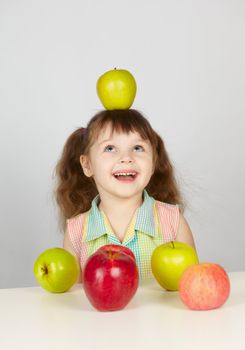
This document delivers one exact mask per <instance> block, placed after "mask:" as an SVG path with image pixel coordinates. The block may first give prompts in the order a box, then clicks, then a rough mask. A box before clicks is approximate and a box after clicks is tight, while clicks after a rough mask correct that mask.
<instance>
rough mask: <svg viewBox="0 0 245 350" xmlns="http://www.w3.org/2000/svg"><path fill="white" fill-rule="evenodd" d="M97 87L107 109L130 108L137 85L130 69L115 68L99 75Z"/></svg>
mask: <svg viewBox="0 0 245 350" xmlns="http://www.w3.org/2000/svg"><path fill="white" fill-rule="evenodd" d="M96 89H97V94H98V96H99V99H100V101H101V102H102V104H103V106H104V107H105V109H107V110H114V109H129V108H130V107H131V106H132V104H133V102H134V98H135V95H136V90H137V85H136V81H135V79H134V77H133V75H132V74H131V73H130V72H129V71H128V70H126V69H117V68H114V69H113V70H109V71H107V72H105V73H104V74H102V75H101V76H100V77H99V79H98V80H97V85H96Z"/></svg>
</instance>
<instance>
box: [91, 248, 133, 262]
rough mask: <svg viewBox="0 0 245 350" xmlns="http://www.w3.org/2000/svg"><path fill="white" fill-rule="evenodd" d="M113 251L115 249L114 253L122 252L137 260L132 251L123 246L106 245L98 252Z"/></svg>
mask: <svg viewBox="0 0 245 350" xmlns="http://www.w3.org/2000/svg"><path fill="white" fill-rule="evenodd" d="M111 249H113V251H115V252H122V253H125V254H128V255H129V256H131V257H132V258H133V259H134V260H135V255H134V253H133V252H132V250H131V249H129V248H127V247H124V246H122V245H118V244H106V245H103V246H102V247H100V248H99V249H98V250H105V251H108V250H111Z"/></svg>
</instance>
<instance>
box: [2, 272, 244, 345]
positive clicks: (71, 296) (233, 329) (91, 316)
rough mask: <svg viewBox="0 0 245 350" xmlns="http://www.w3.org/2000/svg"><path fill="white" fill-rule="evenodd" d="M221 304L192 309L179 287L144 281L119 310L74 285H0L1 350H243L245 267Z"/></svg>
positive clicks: (234, 275)
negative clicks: (96, 302)
mask: <svg viewBox="0 0 245 350" xmlns="http://www.w3.org/2000/svg"><path fill="white" fill-rule="evenodd" d="M229 276H230V280H231V294H230V297H229V299H228V300H227V302H226V303H225V304H224V305H223V306H222V307H221V308H219V309H215V310H211V311H191V310H189V309H187V307H186V306H185V305H184V304H183V303H182V302H181V300H180V298H179V295H178V292H166V291H164V290H163V289H161V287H160V286H159V285H158V284H157V283H156V282H155V281H151V282H148V283H144V284H143V285H141V286H140V287H139V289H138V291H137V293H136V295H135V296H134V298H133V299H132V300H131V302H130V303H129V304H128V306H127V307H126V308H125V309H123V310H120V311H114V312H99V311H96V310H95V309H94V308H93V307H92V306H91V304H90V303H89V301H88V299H87V298H86V296H85V293H84V291H83V289H82V285H76V286H75V287H73V288H72V290H70V291H69V292H67V293H64V294H51V293H48V292H46V291H45V290H43V289H41V288H39V287H33V288H16V289H1V290H0V333H1V334H0V349H3V350H8V349H11V350H14V349H18V350H19V349H25V350H29V349H32V350H39V349H42V350H49V349H52V350H61V349H66V350H76V349H79V350H91V349H99V350H104V349H107V350H109V349H113V350H120V349H123V350H126V349H129V350H131V349H157V350H158V349H159V350H160V349H161V350H165V349H166V350H167V349H168V350H175V349H181V350H185V349H188V350H192V349H195V350H202V349H203V350H212V349H214V350H219V349H220V350H226V349H229V350H230V349H235V350H240V349H241V350H244V349H245V271H244V272H232V273H230V274H229Z"/></svg>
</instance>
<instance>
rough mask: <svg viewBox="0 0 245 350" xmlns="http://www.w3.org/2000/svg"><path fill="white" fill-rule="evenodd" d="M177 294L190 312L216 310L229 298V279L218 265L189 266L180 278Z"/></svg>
mask: <svg viewBox="0 0 245 350" xmlns="http://www.w3.org/2000/svg"><path fill="white" fill-rule="evenodd" d="M179 294H180V298H181V300H182V301H183V303H184V304H185V305H186V306H188V307H189V308H190V309H192V310H210V309H215V308H218V307H220V306H222V305H223V304H224V303H225V301H226V300H227V298H228V297H229V294H230V281H229V277H228V275H227V273H226V271H225V270H224V269H223V267H221V266H220V265H218V264H213V263H201V264H194V265H191V266H189V267H188V268H187V269H186V270H185V271H184V272H183V274H182V276H181V279H180V282H179Z"/></svg>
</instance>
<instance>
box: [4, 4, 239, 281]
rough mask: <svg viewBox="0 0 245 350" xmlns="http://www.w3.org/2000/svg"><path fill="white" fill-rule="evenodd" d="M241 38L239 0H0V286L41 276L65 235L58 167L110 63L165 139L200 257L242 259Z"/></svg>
mask: <svg viewBox="0 0 245 350" xmlns="http://www.w3.org/2000/svg"><path fill="white" fill-rule="evenodd" d="M244 39H245V2H244V1H243V0H240V1H238V0H230V1H227V0H207V1H197V0H189V1H184V0H171V1H164V0H161V1H160V0H159V1H156V0H155V1H153V0H151V1H146V0H145V1H143V0H137V1H132V0H124V1H119V2H117V1H113V0H110V1H109V0H107V1H95V0H86V1H81V0H79V1H78V0H77V1H75V0H69V1H68V0H67V1H61V0H59V1H58V0H48V1H46V0H44V1H32V0H25V1H17V0H16V1H7V0H5V1H3V0H1V1H0V69H1V71H0V99H1V101H0V123H1V125H0V144H1V147H0V157H1V181H0V186H1V189H0V190H1V192H0V193H1V195H0V205H1V208H0V215H1V218H0V225H1V229H0V235H1V236H0V238H1V253H0V275H1V278H0V287H1V288H7V287H21V286H31V285H36V281H35V278H34V276H33V273H32V266H33V262H34V261H35V259H36V257H37V256H38V255H39V254H40V253H41V252H42V251H43V250H45V249H47V248H50V247H55V246H61V245H62V240H63V235H62V233H61V232H60V231H59V228H58V224H57V211H56V207H55V202H54V199H53V196H52V188H53V186H54V176H53V174H54V167H55V164H56V162H57V159H58V158H59V156H60V152H61V150H62V147H63V145H64V142H65V140H66V138H67V137H68V135H69V134H70V133H71V132H72V131H73V130H74V129H75V128H76V127H79V126H85V125H86V123H87V121H88V120H89V119H90V118H91V117H92V116H93V115H94V114H95V113H96V112H98V111H99V110H101V109H102V105H101V104H100V101H99V99H98V97H97V95H96V90H95V86H96V81H97V79H98V77H99V76H100V75H101V74H102V73H104V72H105V71H107V70H109V69H112V68H114V67H118V68H125V69H128V70H130V71H131V72H132V73H133V75H134V76H135V78H136V81H137V84H138V92H137V96H136V99H135V102H134V105H133V107H134V108H136V109H138V110H140V111H141V112H143V113H144V115H145V116H146V117H147V118H148V119H149V120H150V122H151V124H152V126H153V127H154V128H155V130H156V131H158V132H159V133H160V134H161V135H162V137H163V139H164V140H165V143H166V146H167V149H168V151H169V154H170V156H171V158H172V161H173V163H174V166H175V168H176V174H177V178H178V181H179V183H180V185H181V188H182V191H183V194H184V195H185V198H186V201H187V203H188V206H187V210H186V214H185V215H186V218H187V219H188V221H189V224H190V226H191V228H192V231H193V234H194V237H195V241H196V245H197V249H198V253H199V257H200V260H201V261H211V262H216V263H219V264H221V265H223V266H224V267H225V268H226V269H227V270H228V271H236V270H244V269H245V258H244V248H245V240H244V216H243V215H242V214H243V212H244V197H245V188H244V178H245V165H244V149H245V138H244V131H245V130H244V112H245V98H244V93H245V68H244V67H245V65H244V62H245V48H244Z"/></svg>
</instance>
